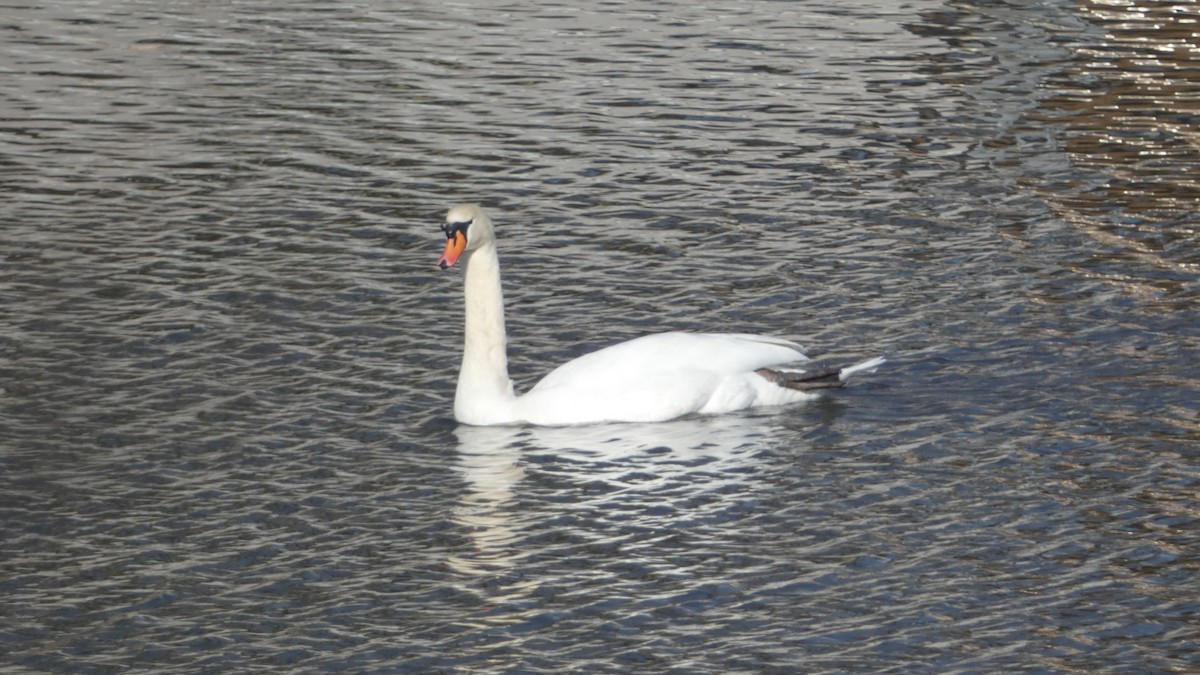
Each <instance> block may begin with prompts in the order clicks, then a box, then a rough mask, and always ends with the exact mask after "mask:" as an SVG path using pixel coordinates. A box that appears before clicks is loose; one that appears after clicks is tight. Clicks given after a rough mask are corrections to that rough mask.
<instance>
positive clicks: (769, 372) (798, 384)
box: [754, 356, 884, 391]
mask: <svg viewBox="0 0 1200 675" xmlns="http://www.w3.org/2000/svg"><path fill="white" fill-rule="evenodd" d="M883 362H884V358H883V357H882V356H880V357H876V358H873V359H870V360H867V361H863V362H862V363H856V364H854V365H852V366H825V367H821V368H813V369H810V370H773V369H771V368H759V369H758V370H756V371H754V372H756V373H758V374H759V375H760V376H762V377H763V378H764V379H766V380H767V381H768V382H771V383H772V384H777V385H779V386H780V387H784V388H785V389H795V390H797V391H809V390H812V389H838V388H840V387H844V386H846V378H848V377H850V376H851V375H853V374H854V373H859V372H862V371H873V370H875V369H876V368H878V367H879V366H880V365H881V364H882V363H883Z"/></svg>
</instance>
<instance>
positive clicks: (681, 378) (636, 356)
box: [517, 333, 807, 424]
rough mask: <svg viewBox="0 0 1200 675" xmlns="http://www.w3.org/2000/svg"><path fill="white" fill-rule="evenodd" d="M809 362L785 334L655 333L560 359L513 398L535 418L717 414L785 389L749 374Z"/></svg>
mask: <svg viewBox="0 0 1200 675" xmlns="http://www.w3.org/2000/svg"><path fill="white" fill-rule="evenodd" d="M804 360H807V357H805V356H804V353H803V351H801V348H800V345H798V344H796V343H794V342H790V341H788V340H780V339H777V338H771V337H765V336H760V335H742V334H734V333H660V334H657V335H647V336H645V337H641V338H637V339H635V340H630V341H628V342H622V343H620V344H617V345H613V346H611V347H607V348H605V349H601V350H599V351H596V352H592V353H590V354H586V355H584V356H581V357H579V358H577V359H575V360H573V361H570V362H568V363H565V364H563V365H561V366H559V367H558V368H556V369H555V370H553V371H552V372H550V373H549V374H548V375H546V377H545V378H543V379H542V380H541V381H540V382H538V384H537V385H536V386H534V388H533V389H531V390H530V391H529V393H527V394H525V395H524V396H521V397H520V398H518V400H517V411H518V414H519V416H520V417H521V418H522V419H524V420H525V421H528V422H532V423H534V424H581V423H589V422H602V421H608V420H626V421H646V422H650V421H659V420H665V419H671V418H673V417H678V416H680V415H686V414H688V413H693V412H723V411H727V410H736V409H738V408H744V407H748V406H749V405H754V404H755V403H767V402H771V403H774V402H783V401H763V400H761V397H762V396H763V395H764V393H765V394H769V395H783V396H786V397H788V398H790V399H791V400H796V399H798V398H800V395H797V394H782V393H781V390H778V388H776V387H772V386H768V385H767V383H766V382H765V380H763V379H762V378H761V377H759V376H758V375H756V374H755V373H754V371H755V370H757V369H759V368H764V367H767V366H777V365H782V364H786V363H795V362H798V361H804Z"/></svg>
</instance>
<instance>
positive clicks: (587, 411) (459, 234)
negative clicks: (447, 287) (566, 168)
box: [438, 204, 883, 426]
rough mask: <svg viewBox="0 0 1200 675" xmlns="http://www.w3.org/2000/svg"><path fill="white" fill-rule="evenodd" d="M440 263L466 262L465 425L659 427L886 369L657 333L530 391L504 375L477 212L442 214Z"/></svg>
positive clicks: (748, 338) (461, 383)
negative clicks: (818, 364)
mask: <svg viewBox="0 0 1200 675" xmlns="http://www.w3.org/2000/svg"><path fill="white" fill-rule="evenodd" d="M442 230H443V231H445V233H446V248H445V250H444V251H443V252H442V256H441V257H440V258H438V265H439V266H440V267H441V268H442V269H446V268H448V267H450V266H451V265H453V264H454V263H455V262H457V261H458V260H459V259H460V258H461V259H462V260H463V261H464V267H465V268H466V272H465V273H464V286H465V298H466V330H465V340H464V346H463V360H462V370H460V371H459V374H458V389H457V391H456V392H455V396H454V418H455V419H456V420H458V421H459V422H461V423H463V424H470V425H479V426H483V425H493V424H520V423H529V424H536V425H547V426H552V425H568V424H588V423H592V422H662V421H665V420H669V419H672V418H675V417H679V416H681V415H687V414H689V413H724V412H731V411H734V410H741V409H743V408H750V407H754V406H767V405H779V404H784V403H793V402H796V401H805V400H810V399H812V398H814V397H815V394H813V393H811V392H812V390H815V389H827V388H833V387H840V386H841V385H842V381H843V380H845V379H846V377H848V376H849V375H851V374H852V373H855V372H859V371H863V370H872V369H874V368H875V367H876V366H878V365H879V364H881V363H883V359H882V358H874V359H871V360H869V361H864V362H862V363H859V364H857V365H854V366H849V367H845V368H836V367H835V368H820V369H814V370H808V371H805V370H802V369H799V368H797V367H795V366H792V367H787V368H783V367H781V366H784V365H785V364H796V363H798V362H802V361H807V360H808V357H806V356H805V355H804V353H803V352H802V351H801V348H800V345H798V344H796V343H794V342H790V341H787V340H780V339H778V338H773V337H764V336H760V335H740V334H732V333H659V334H656V335H647V336H645V337H640V338H637V339H634V340H630V341H628V342H622V343H620V344H617V345H613V346H611V347H606V348H604V349H601V350H600V351H597V352H592V353H591V354H586V355H584V356H581V357H579V358H577V359H575V360H573V361H570V362H568V363H565V364H563V365H561V366H559V367H558V368H556V369H554V370H553V371H551V372H550V374H549V375H546V377H544V378H543V379H542V381H541V382H538V383H537V385H535V386H534V387H533V389H530V390H529V392H528V393H526V394H524V395H522V396H517V395H515V394H514V393H513V385H512V380H510V379H509V378H508V355H507V352H506V349H507V347H506V342H507V338H506V336H505V332H504V296H503V293H502V292H501V289H500V259H499V257H497V255H496V235H495V231H494V230H493V228H492V221H491V219H490V218H488V216H487V214H486V213H484V212H483V209H481V208H480V207H479V206H477V205H474V204H460V205H458V206H454V207H452V208H451V209H450V210H449V212H447V213H446V223H445V224H444V225H443V226H442Z"/></svg>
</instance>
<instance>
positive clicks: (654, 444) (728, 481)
mask: <svg viewBox="0 0 1200 675" xmlns="http://www.w3.org/2000/svg"><path fill="white" fill-rule="evenodd" d="M779 417H780V413H778V412H773V413H759V414H750V413H745V414H739V415H726V416H714V417H702V418H689V419H682V420H676V421H674V422H667V423H657V424H599V425H588V426H577V427H473V426H459V427H458V428H457V429H456V430H455V432H454V433H455V435H456V436H457V437H458V462H457V463H456V467H455V468H456V469H457V470H458V471H459V472H460V473H461V474H462V476H463V478H465V479H466V491H465V493H464V494H463V496H462V498H461V499H460V500H459V503H458V504H457V506H456V508H455V512H454V519H455V521H456V522H457V523H458V524H459V525H461V526H462V527H463V529H464V530H465V531H466V533H467V534H468V536H470V537H471V540H472V544H473V547H472V550H470V551H467V552H463V553H460V554H458V555H453V556H451V557H450V559H449V560H448V564H449V566H450V568H451V569H453V570H455V571H456V572H458V573H460V574H462V575H464V576H465V577H468V578H474V579H476V580H481V579H484V578H488V577H491V578H496V577H503V576H506V575H507V574H508V573H509V572H511V571H513V570H514V569H518V568H519V566H520V568H526V566H521V565H520V563H521V562H522V561H523V560H524V559H526V558H528V557H529V556H532V555H535V554H545V553H546V551H545V546H544V544H540V543H538V542H540V541H543V540H544V537H545V535H546V533H547V530H546V528H547V527H548V526H547V525H546V523H547V521H550V520H552V519H558V520H557V521H556V522H555V525H553V527H562V528H564V530H566V531H563V532H561V533H559V534H561V535H563V536H564V537H572V536H576V535H578V536H579V537H582V538H584V539H592V538H595V536H596V530H597V529H606V530H607V529H611V528H609V527H608V525H604V524H601V525H596V526H595V527H593V525H595V522H594V521H596V520H597V519H602V518H607V517H608V516H609V515H610V514H612V513H613V511H614V509H618V508H619V511H620V515H621V517H622V524H623V525H630V524H631V521H632V523H633V524H635V525H639V526H640V527H643V528H644V527H653V528H668V527H670V526H671V525H672V520H673V518H674V516H673V515H671V514H672V513H674V510H673V509H666V510H665V511H664V502H673V503H686V502H687V501H688V500H689V499H690V498H692V497H694V496H696V495H699V494H723V493H725V492H727V491H729V490H730V488H731V486H735V485H736V484H740V483H746V482H748V481H751V480H753V478H754V476H755V475H756V474H757V473H758V472H759V470H760V468H759V467H758V465H757V462H756V461H755V458H756V457H757V456H759V455H761V453H762V452H763V451H765V450H768V449H770V448H772V447H773V446H775V445H776V443H775V439H776V438H777V437H780V436H781V434H782V432H783V427H782V426H781V424H779V423H778V422H777V420H778V419H779ZM791 438H793V439H794V436H791ZM687 515H688V516H689V517H691V516H694V515H695V514H691V513H689V514H687ZM564 516H574V518H570V517H564ZM572 523H576V524H577V525H579V526H580V528H579V530H580V531H577V532H572V531H569V530H570V528H571V524H572ZM611 535H612V533H611V532H607V531H606V532H605V536H606V537H609V538H611ZM560 538H561V537H557V536H556V539H560ZM617 545H620V543H619V542H618V544H617ZM510 581H511V582H512V583H504V584H496V585H494V586H499V585H504V586H505V588H504V590H503V594H504V595H505V596H506V597H505V598H504V599H506V600H510V601H511V600H512V599H513V598H512V597H511V596H520V595H524V594H527V593H528V592H529V591H530V590H531V589H532V588H533V587H535V586H536V585H537V584H538V580H537V579H536V578H535V577H530V576H524V575H522V576H521V577H520V579H511V580H510ZM489 586H493V585H489ZM492 590H493V591H495V592H501V591H500V589H499V588H498V587H493V588H492ZM489 599H491V600H499V599H500V598H497V597H495V596H494V595H490V596H489Z"/></svg>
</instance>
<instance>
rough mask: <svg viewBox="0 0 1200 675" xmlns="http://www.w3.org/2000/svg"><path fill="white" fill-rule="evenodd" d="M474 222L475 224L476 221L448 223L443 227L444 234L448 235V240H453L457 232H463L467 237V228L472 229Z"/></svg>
mask: <svg viewBox="0 0 1200 675" xmlns="http://www.w3.org/2000/svg"><path fill="white" fill-rule="evenodd" d="M473 222H475V221H474V220H464V221H458V222H450V221H446V223H445V224H444V225H442V232H445V233H446V238H447V239H451V238H453V237H454V233H455V232H462V233H463V236H464V237H465V236H467V228H468V227H470V226H471V223H473Z"/></svg>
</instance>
